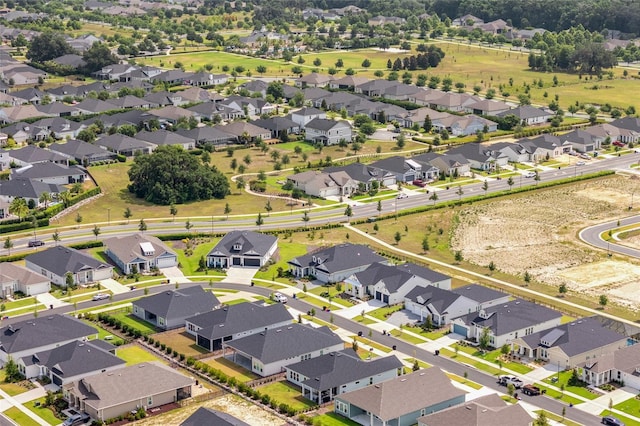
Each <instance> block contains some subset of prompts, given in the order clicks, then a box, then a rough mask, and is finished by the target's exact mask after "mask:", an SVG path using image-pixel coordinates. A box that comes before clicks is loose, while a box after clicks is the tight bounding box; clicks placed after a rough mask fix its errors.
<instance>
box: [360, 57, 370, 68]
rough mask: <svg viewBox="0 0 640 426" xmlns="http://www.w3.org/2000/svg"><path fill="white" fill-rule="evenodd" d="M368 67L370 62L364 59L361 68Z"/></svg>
mask: <svg viewBox="0 0 640 426" xmlns="http://www.w3.org/2000/svg"><path fill="white" fill-rule="evenodd" d="M370 66H371V61H370V60H369V59H365V60H364V61H362V67H363V68H369V67H370Z"/></svg>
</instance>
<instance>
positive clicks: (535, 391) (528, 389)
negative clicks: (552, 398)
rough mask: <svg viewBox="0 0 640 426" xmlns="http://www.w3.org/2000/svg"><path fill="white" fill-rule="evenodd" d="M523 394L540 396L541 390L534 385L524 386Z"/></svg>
mask: <svg viewBox="0 0 640 426" xmlns="http://www.w3.org/2000/svg"><path fill="white" fill-rule="evenodd" d="M522 393H523V394H525V395H529V396H536V395H540V393H541V392H540V388H539V387H537V386H534V385H524V386H523V387H522Z"/></svg>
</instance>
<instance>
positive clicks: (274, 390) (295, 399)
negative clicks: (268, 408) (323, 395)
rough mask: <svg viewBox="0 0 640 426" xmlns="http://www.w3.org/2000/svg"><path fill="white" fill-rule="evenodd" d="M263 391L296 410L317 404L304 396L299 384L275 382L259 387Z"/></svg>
mask: <svg viewBox="0 0 640 426" xmlns="http://www.w3.org/2000/svg"><path fill="white" fill-rule="evenodd" d="M258 390H259V391H260V392H261V393H265V394H267V395H269V397H271V400H272V401H277V402H278V404H282V403H284V404H287V405H288V406H289V407H291V408H293V409H294V410H306V409H308V408H311V407H313V406H314V405H316V404H315V403H313V402H312V401H310V400H308V399H306V398H303V397H302V395H301V393H300V388H299V387H298V386H295V385H292V384H291V383H287V382H275V383H270V384H268V385H265V386H261V387H260V388H258Z"/></svg>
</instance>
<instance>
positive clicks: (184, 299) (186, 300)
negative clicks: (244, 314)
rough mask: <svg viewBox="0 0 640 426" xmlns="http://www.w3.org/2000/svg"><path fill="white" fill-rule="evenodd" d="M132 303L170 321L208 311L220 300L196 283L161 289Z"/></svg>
mask: <svg viewBox="0 0 640 426" xmlns="http://www.w3.org/2000/svg"><path fill="white" fill-rule="evenodd" d="M133 304H134V305H136V306H138V307H140V308H142V309H144V310H145V311H146V312H152V313H154V314H155V315H157V316H159V317H162V318H165V319H166V320H167V321H170V320H172V319H180V318H186V317H189V316H192V315H197V314H200V313H204V312H209V311H211V310H213V309H215V308H216V306H219V305H220V302H219V301H218V298H217V297H216V296H215V295H214V294H213V293H212V292H210V291H205V290H204V289H203V288H202V287H200V286H198V285H197V286H193V287H187V288H184V289H179V290H170V291H163V292H160V293H158V294H154V295H152V296H147V297H143V298H142V299H140V300H137V301H135V302H133Z"/></svg>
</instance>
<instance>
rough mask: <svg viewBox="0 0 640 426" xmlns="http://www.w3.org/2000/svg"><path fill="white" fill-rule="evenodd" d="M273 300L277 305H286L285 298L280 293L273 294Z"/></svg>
mask: <svg viewBox="0 0 640 426" xmlns="http://www.w3.org/2000/svg"><path fill="white" fill-rule="evenodd" d="M273 300H275V301H276V302H278V303H287V296H285V295H284V294H282V293H273Z"/></svg>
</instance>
